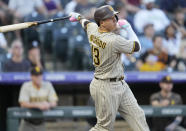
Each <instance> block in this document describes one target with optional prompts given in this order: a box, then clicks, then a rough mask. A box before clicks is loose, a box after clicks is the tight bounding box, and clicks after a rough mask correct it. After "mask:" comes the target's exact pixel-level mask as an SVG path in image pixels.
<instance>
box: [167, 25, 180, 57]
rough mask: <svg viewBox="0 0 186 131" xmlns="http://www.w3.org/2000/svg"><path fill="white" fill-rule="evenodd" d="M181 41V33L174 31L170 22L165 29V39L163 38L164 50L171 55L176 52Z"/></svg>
mask: <svg viewBox="0 0 186 131" xmlns="http://www.w3.org/2000/svg"><path fill="white" fill-rule="evenodd" d="M180 41H181V33H180V32H178V33H176V29H175V28H174V26H173V25H172V24H170V25H168V26H167V27H166V29H165V39H164V40H163V47H164V48H165V51H167V53H168V54H169V55H171V56H175V55H176V54H178V51H179V47H180Z"/></svg>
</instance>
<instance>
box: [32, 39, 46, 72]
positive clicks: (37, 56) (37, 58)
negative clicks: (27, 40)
mask: <svg viewBox="0 0 186 131" xmlns="http://www.w3.org/2000/svg"><path fill="white" fill-rule="evenodd" d="M28 60H29V61H30V64H31V67H35V66H38V67H40V68H42V69H43V67H44V64H43V62H42V60H41V52H40V48H39V43H38V41H32V42H31V45H30V47H29V50H28Z"/></svg>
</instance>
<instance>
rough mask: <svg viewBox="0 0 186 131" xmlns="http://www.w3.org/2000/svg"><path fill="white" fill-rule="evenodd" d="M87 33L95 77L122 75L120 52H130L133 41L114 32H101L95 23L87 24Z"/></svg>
mask: <svg viewBox="0 0 186 131" xmlns="http://www.w3.org/2000/svg"><path fill="white" fill-rule="evenodd" d="M87 35H88V39H89V43H90V45H91V48H92V57H93V64H94V66H95V74H94V75H95V77H97V78H100V79H108V78H115V77H118V78H120V77H122V76H123V72H124V70H123V66H122V61H121V53H132V52H133V49H134V45H135V44H134V42H133V41H129V40H126V39H125V38H123V37H121V36H120V35H117V34H115V33H112V32H109V33H106V34H105V33H104V32H101V31H100V30H99V28H98V26H97V24H95V23H89V24H88V25H87Z"/></svg>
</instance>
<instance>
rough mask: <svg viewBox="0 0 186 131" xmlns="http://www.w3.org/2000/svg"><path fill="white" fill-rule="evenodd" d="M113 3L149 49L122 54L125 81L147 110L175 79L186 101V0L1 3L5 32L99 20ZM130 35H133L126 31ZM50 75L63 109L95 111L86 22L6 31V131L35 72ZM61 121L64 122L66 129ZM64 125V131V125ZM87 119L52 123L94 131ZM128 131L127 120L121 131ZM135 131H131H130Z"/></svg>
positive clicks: (1, 86) (0, 65)
mask: <svg viewBox="0 0 186 131" xmlns="http://www.w3.org/2000/svg"><path fill="white" fill-rule="evenodd" d="M105 4H109V5H112V6H113V8H114V9H115V10H117V11H119V12H120V13H119V15H118V17H119V18H120V19H127V20H128V21H129V22H130V24H131V25H132V27H133V29H134V30H135V32H136V34H137V35H138V38H139V40H140V42H141V46H142V50H141V52H139V53H135V54H132V55H124V54H123V55H122V62H123V64H124V69H125V72H124V74H125V80H126V81H127V82H128V83H129V85H130V88H131V89H132V91H133V93H134V95H135V97H136V98H137V100H138V103H139V104H140V105H150V104H151V103H150V97H151V95H152V94H153V93H155V92H158V91H160V87H159V81H160V79H161V78H162V77H163V76H165V75H169V76H171V78H172V79H173V82H174V88H173V91H174V92H176V93H178V94H179V95H180V96H181V97H182V100H183V104H185V103H186V96H185V93H186V90H185V88H186V74H185V72H186V15H185V14H186V1H185V0H29V1H26V0H0V26H3V25H9V24H15V23H20V22H26V21H39V20H44V19H49V18H58V17H63V16H67V15H68V14H69V13H70V12H72V11H75V12H78V13H80V14H82V15H83V16H85V17H86V18H87V19H89V20H91V21H94V20H93V14H94V11H95V9H96V8H97V7H99V6H102V5H105ZM120 34H121V35H122V36H123V37H126V36H127V34H126V32H125V31H124V30H121V31H120ZM33 66H39V67H41V68H43V69H44V71H45V74H44V79H46V80H49V81H51V82H52V84H53V86H54V88H55V90H56V92H57V95H58V97H59V102H58V106H87V105H88V104H89V101H88V100H89V96H90V94H89V83H90V81H91V79H92V78H93V71H94V67H93V65H92V58H91V49H90V47H89V43H88V39H87V37H86V34H85V32H84V30H83V29H82V28H81V25H80V24H79V23H70V22H69V21H68V20H66V21H60V22H54V23H48V24H43V25H41V26H39V27H33V28H29V29H25V30H19V31H14V32H7V33H0V130H1V131H5V130H6V111H7V108H9V107H18V106H19V104H18V96H19V91H20V87H21V85H22V83H23V82H25V81H27V80H29V79H30V77H29V75H28V72H29V70H30V68H31V67H33ZM58 123H60V124H58ZM60 126H62V127H60ZM86 126H87V128H88V126H90V125H89V124H88V122H87V121H85V120H82V119H80V120H79V119H64V120H54V121H53V122H51V123H50V122H49V123H48V124H47V127H48V129H49V130H51V131H55V130H61V129H64V130H65V131H68V130H69V131H70V130H86V129H84V128H81V127H86ZM126 128H128V127H127V124H126V123H125V122H124V121H117V122H116V129H118V130H124V129H126ZM128 130H129V129H128Z"/></svg>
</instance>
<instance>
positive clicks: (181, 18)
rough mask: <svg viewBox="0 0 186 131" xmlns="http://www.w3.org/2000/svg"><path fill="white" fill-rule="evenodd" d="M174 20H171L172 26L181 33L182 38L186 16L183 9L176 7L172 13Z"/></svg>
mask: <svg viewBox="0 0 186 131" xmlns="http://www.w3.org/2000/svg"><path fill="white" fill-rule="evenodd" d="M174 17H175V20H174V21H172V24H173V26H174V27H175V28H176V29H177V31H179V32H181V33H182V38H184V37H186V18H185V14H184V10H183V9H182V8H178V9H177V10H176V11H175V14H174Z"/></svg>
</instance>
